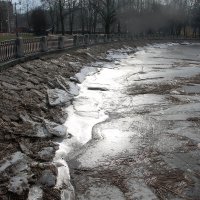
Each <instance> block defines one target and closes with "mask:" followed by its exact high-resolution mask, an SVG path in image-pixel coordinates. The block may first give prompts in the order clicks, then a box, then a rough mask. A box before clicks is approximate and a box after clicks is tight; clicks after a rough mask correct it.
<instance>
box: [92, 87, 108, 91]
mask: <svg viewBox="0 0 200 200" xmlns="http://www.w3.org/2000/svg"><path fill="white" fill-rule="evenodd" d="M88 90H99V91H108V88H106V87H88Z"/></svg>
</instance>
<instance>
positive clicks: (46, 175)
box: [40, 170, 56, 187]
mask: <svg viewBox="0 0 200 200" xmlns="http://www.w3.org/2000/svg"><path fill="white" fill-rule="evenodd" d="M40 183H41V184H42V185H45V186H48V187H54V186H55V185H56V176H55V175H54V174H53V172H52V171H51V170H44V171H43V173H42V177H41V178H40Z"/></svg>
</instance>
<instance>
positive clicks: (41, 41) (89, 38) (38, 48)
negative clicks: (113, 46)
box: [0, 34, 130, 63]
mask: <svg viewBox="0 0 200 200" xmlns="http://www.w3.org/2000/svg"><path fill="white" fill-rule="evenodd" d="M127 38H130V37H128V36H127V35H126V36H125V35H114V34H113V35H105V34H98V35H97V34H87V35H74V36H73V38H68V37H65V36H55V37H36V38H28V39H22V38H20V37H19V38H17V39H15V40H10V41H5V42H0V63H3V62H7V61H10V60H14V59H17V58H23V57H27V56H29V55H35V54H39V53H42V52H51V51H55V50H61V49H67V48H72V47H81V46H87V45H93V44H100V43H108V42H114V41H120V40H124V39H127Z"/></svg>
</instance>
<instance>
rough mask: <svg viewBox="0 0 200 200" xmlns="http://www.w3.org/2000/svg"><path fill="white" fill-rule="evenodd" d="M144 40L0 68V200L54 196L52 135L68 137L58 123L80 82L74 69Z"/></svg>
mask: <svg viewBox="0 0 200 200" xmlns="http://www.w3.org/2000/svg"><path fill="white" fill-rule="evenodd" d="M151 42H152V41H151ZM156 42H158V41H156ZM161 42H163V41H161ZM148 43H150V42H149V41H138V42H136V41H132V42H130V41H128V42H123V43H113V44H104V45H97V46H92V47H89V48H82V49H78V50H73V51H69V52H67V53H62V54H59V55H58V54H57V55H49V56H45V57H41V58H40V59H37V60H34V61H30V62H26V63H22V64H19V65H16V66H14V67H12V68H10V69H7V70H4V71H2V72H1V74H0V79H1V85H0V92H1V104H0V111H1V119H0V128H1V134H0V143H1V144H0V152H1V154H0V159H1V160H2V161H1V165H0V174H1V177H2V178H1V183H0V194H1V196H2V199H7V198H11V199H12V198H14V197H16V196H17V195H18V198H20V199H27V197H28V195H29V199H34V198H35V197H34V196H32V194H36V193H37V194H38V195H39V198H40V196H41V195H42V196H43V199H45V200H48V199H51V200H52V199H59V197H60V192H61V190H60V188H59V187H57V188H55V187H54V186H55V185H56V182H57V175H58V174H59V172H58V170H57V169H58V168H59V167H60V164H61V163H62V162H60V163H58V162H57V163H52V161H53V159H54V157H55V152H56V151H57V150H58V149H59V146H58V143H56V142H55V140H56V138H58V139H59V138H60V139H61V140H62V139H63V138H67V137H69V138H70V137H72V135H71V134H70V133H68V131H67V130H66V128H65V126H63V124H64V123H65V121H66V119H67V116H68V113H67V112H66V111H65V108H66V107H67V106H69V105H71V103H72V101H73V98H74V96H75V95H77V94H78V90H77V88H76V83H80V81H81V79H79V78H81V77H79V78H77V76H76V78H74V76H75V74H77V73H78V72H80V70H81V69H82V68H83V66H91V63H95V62H97V61H99V62H105V63H108V65H109V63H110V62H111V61H112V60H109V59H107V58H106V57H107V53H106V52H107V51H108V50H111V49H120V48H122V47H124V46H129V47H132V48H133V49H134V48H136V47H138V46H143V45H145V44H148ZM111 52H112V50H111ZM97 68H98V66H97ZM61 155H62V152H61V154H60V156H61ZM63 165H64V164H63ZM30 188H31V189H30ZM40 188H41V189H40ZM29 189H30V191H29Z"/></svg>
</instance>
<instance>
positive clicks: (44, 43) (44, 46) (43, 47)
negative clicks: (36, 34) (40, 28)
mask: <svg viewBox="0 0 200 200" xmlns="http://www.w3.org/2000/svg"><path fill="white" fill-rule="evenodd" d="M40 46H41V51H42V52H46V51H48V44H47V37H46V36H43V37H41V40H40Z"/></svg>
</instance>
